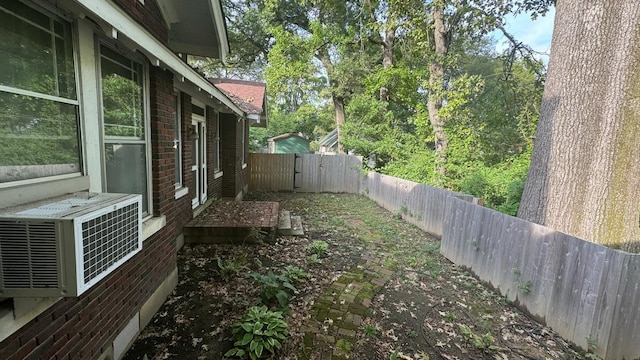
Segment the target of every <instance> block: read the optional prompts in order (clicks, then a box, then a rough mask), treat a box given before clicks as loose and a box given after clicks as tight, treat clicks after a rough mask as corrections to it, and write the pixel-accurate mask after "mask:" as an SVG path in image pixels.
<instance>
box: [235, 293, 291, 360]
mask: <svg viewBox="0 0 640 360" xmlns="http://www.w3.org/2000/svg"><path fill="white" fill-rule="evenodd" d="M288 334H289V327H288V326H287V323H286V322H284V319H283V317H282V312H273V311H269V310H268V309H267V307H266V306H253V307H251V308H249V310H248V311H247V314H246V315H245V316H244V317H243V318H242V319H241V320H240V321H239V322H237V323H235V324H233V336H234V338H235V339H236V342H235V343H234V344H233V345H234V348H233V349H231V350H229V351H227V352H226V353H225V354H224V356H225V357H244V356H249V358H250V359H252V360H255V359H259V358H262V357H264V356H265V355H267V353H266V352H265V350H266V351H268V352H269V353H271V354H275V350H276V349H280V348H281V347H282V343H281V341H282V340H285V339H286V337H287V335H288Z"/></svg>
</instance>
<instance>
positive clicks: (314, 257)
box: [307, 254, 320, 264]
mask: <svg viewBox="0 0 640 360" xmlns="http://www.w3.org/2000/svg"><path fill="white" fill-rule="evenodd" d="M307 261H308V262H309V264H319V263H320V257H319V256H318V254H311V255H309V259H308V260H307Z"/></svg>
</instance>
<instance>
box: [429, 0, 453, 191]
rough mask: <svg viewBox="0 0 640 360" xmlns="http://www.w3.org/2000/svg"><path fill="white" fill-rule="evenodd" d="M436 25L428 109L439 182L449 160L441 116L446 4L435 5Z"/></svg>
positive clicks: (446, 50)
mask: <svg viewBox="0 0 640 360" xmlns="http://www.w3.org/2000/svg"><path fill="white" fill-rule="evenodd" d="M432 16H433V25H434V34H433V38H434V42H435V54H434V55H435V56H434V57H433V59H432V60H431V63H430V64H429V88H430V94H429V100H428V102H427V110H428V111H429V121H430V122H431V127H432V128H433V133H434V135H435V137H436V167H437V169H438V173H439V174H440V179H439V182H441V181H442V180H443V178H444V175H445V167H444V166H445V164H446V162H447V154H446V152H447V146H448V143H447V134H446V133H445V130H444V126H445V119H444V118H443V117H441V116H440V114H439V111H440V109H441V108H442V102H443V95H442V94H443V91H444V67H443V65H442V59H443V58H444V57H445V56H446V55H447V52H448V45H447V38H446V36H447V33H446V28H445V25H444V6H443V5H435V6H434V9H433V11H432Z"/></svg>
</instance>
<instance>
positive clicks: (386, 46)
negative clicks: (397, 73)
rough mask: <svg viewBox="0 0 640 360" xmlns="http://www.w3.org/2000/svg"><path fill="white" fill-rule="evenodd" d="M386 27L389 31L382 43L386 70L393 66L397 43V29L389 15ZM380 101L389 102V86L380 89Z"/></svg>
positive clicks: (383, 62) (383, 61)
mask: <svg viewBox="0 0 640 360" xmlns="http://www.w3.org/2000/svg"><path fill="white" fill-rule="evenodd" d="M385 27H386V29H387V30H386V31H385V34H384V39H383V41H382V67H383V68H384V69H385V70H386V69H389V68H390V67H392V66H393V47H394V45H395V42H396V28H395V25H394V24H393V21H392V20H391V16H390V14H387V21H386V22H385ZM380 101H385V102H389V86H388V85H387V84H384V85H382V87H380Z"/></svg>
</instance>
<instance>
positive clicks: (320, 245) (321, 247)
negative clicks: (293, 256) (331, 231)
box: [307, 240, 329, 257]
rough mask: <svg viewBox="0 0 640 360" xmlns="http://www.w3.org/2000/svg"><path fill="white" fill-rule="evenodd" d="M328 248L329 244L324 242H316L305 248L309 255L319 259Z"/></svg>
mask: <svg viewBox="0 0 640 360" xmlns="http://www.w3.org/2000/svg"><path fill="white" fill-rule="evenodd" d="M328 248H329V244H327V242H326V241H322V240H316V241H314V242H312V243H311V244H309V246H307V252H308V253H309V254H311V255H314V254H315V255H318V257H321V256H322V255H324V253H325V252H326V251H327V249H328Z"/></svg>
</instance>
